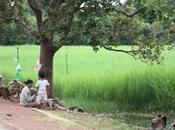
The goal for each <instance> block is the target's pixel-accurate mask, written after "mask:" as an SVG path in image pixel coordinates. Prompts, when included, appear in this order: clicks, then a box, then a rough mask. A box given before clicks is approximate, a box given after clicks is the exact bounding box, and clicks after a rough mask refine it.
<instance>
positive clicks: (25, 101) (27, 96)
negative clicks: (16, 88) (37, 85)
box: [20, 80, 36, 107]
mask: <svg viewBox="0 0 175 130" xmlns="http://www.w3.org/2000/svg"><path fill="white" fill-rule="evenodd" d="M25 84H26V86H25V87H24V88H23V89H22V92H21V94H20V105H22V106H27V107H32V106H35V105H34V100H35V98H36V96H35V94H34V95H31V92H30V88H32V85H33V81H32V80H27V81H26V82H25Z"/></svg>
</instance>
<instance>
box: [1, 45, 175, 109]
mask: <svg viewBox="0 0 175 130" xmlns="http://www.w3.org/2000/svg"><path fill="white" fill-rule="evenodd" d="M123 48H126V49H127V48H128V47H123ZM66 55H68V60H67V64H68V68H66ZM163 55H164V56H165V61H164V62H163V65H154V66H152V65H149V64H145V63H142V62H140V61H139V60H135V59H133V58H132V57H130V56H128V55H126V54H123V53H115V52H109V51H105V50H101V51H99V52H98V53H95V52H93V51H92V48H90V47H75V46H69V47H63V48H62V49H61V50H59V52H58V53H57V54H56V56H55V62H54V82H55V87H54V89H55V94H56V96H57V97H59V98H60V99H61V100H63V102H65V103H66V104H67V105H73V104H74V105H75V104H76V105H81V106H84V107H86V108H87V109H88V110H90V111H91V110H92V111H93V110H97V109H98V110H116V109H120V110H124V109H126V110H142V111H153V110H161V111H162V110H170V109H174V108H175V103H174V102H175V98H174V96H175V71H174V70H175V61H174V57H175V52H174V51H165V52H164V53H163ZM15 57H16V49H15V48H14V47H0V73H1V74H3V75H5V77H6V78H7V79H8V80H9V79H12V78H14V76H15V66H16V64H15V61H14V58H15ZM38 57H39V47H38V46H21V47H20V62H21V65H22V67H23V72H22V80H23V81H24V80H26V79H28V78H32V79H33V80H35V81H36V80H37V74H36V72H34V64H35V63H36V61H37V59H38ZM67 69H68V73H67Z"/></svg>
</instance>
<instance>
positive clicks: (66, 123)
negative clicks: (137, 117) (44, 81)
mask: <svg viewBox="0 0 175 130" xmlns="http://www.w3.org/2000/svg"><path fill="white" fill-rule="evenodd" d="M48 129H50V130H133V128H131V127H128V125H127V124H125V123H122V122H120V121H116V120H113V119H112V118H110V117H104V116H102V117H101V116H92V115H91V114H79V113H75V112H71V113H67V112H63V111H43V110H38V109H32V108H25V107H22V106H19V105H18V104H15V103H12V102H10V101H7V100H3V99H0V130H48Z"/></svg>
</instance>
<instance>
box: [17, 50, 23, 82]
mask: <svg viewBox="0 0 175 130" xmlns="http://www.w3.org/2000/svg"><path fill="white" fill-rule="evenodd" d="M16 49H17V56H16V62H17V66H16V80H17V81H19V80H20V72H21V71H22V67H21V65H20V62H19V47H16Z"/></svg>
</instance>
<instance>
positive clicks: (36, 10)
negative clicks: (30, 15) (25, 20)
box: [27, 0, 42, 30]
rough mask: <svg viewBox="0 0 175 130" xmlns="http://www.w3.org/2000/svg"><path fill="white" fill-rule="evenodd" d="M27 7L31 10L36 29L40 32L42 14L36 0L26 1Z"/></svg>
mask: <svg viewBox="0 0 175 130" xmlns="http://www.w3.org/2000/svg"><path fill="white" fill-rule="evenodd" d="M27 1H28V4H29V7H30V8H31V9H32V10H33V12H34V13H35V15H36V21H37V27H38V29H39V30H40V27H41V24H42V12H41V9H40V7H39V4H38V0H27Z"/></svg>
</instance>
